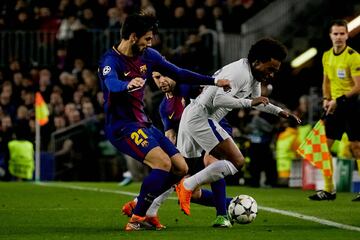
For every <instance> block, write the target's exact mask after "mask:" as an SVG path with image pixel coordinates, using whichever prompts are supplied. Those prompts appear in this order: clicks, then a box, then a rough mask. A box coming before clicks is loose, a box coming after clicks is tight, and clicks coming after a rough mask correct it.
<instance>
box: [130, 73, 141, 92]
mask: <svg viewBox="0 0 360 240" xmlns="http://www.w3.org/2000/svg"><path fill="white" fill-rule="evenodd" d="M144 84H145V80H144V79H142V78H139V77H137V78H133V79H132V80H131V81H130V82H129V83H128V85H127V89H128V92H132V91H135V90H137V89H139V88H142V87H143V86H144Z"/></svg>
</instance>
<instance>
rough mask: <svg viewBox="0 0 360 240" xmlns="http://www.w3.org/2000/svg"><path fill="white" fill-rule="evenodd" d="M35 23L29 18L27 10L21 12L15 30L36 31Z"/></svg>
mask: <svg viewBox="0 0 360 240" xmlns="http://www.w3.org/2000/svg"><path fill="white" fill-rule="evenodd" d="M34 27H35V26H34V21H33V20H32V18H31V17H30V16H29V13H28V12H27V11H25V10H21V11H19V12H18V13H17V18H16V20H15V22H14V24H13V29H15V30H32V29H34Z"/></svg>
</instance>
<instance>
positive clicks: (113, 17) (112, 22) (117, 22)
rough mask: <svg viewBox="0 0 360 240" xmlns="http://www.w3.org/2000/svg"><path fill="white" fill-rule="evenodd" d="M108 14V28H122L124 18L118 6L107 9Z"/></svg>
mask: <svg viewBox="0 0 360 240" xmlns="http://www.w3.org/2000/svg"><path fill="white" fill-rule="evenodd" d="M107 16H108V23H107V26H106V28H107V29H120V28H121V25H122V22H123V20H124V19H123V18H122V16H121V13H120V10H119V9H118V8H115V7H114V8H110V9H109V10H108V11H107Z"/></svg>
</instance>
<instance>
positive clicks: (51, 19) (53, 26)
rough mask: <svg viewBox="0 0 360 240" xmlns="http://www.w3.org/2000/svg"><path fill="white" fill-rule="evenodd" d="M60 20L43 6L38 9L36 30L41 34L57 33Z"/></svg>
mask: <svg viewBox="0 0 360 240" xmlns="http://www.w3.org/2000/svg"><path fill="white" fill-rule="evenodd" d="M60 22H61V20H60V19H59V18H57V17H56V16H55V15H54V14H52V13H51V10H50V8H49V7H46V6H43V7H40V8H39V13H38V16H37V19H36V25H37V29H38V30H40V31H43V32H57V31H58V29H59V26H60Z"/></svg>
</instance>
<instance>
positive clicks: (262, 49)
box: [248, 38, 287, 63]
mask: <svg viewBox="0 0 360 240" xmlns="http://www.w3.org/2000/svg"><path fill="white" fill-rule="evenodd" d="M286 56H287V49H286V47H285V46H284V44H282V43H281V42H279V41H277V40H275V39H272V38H263V39H260V40H259V41H257V42H256V43H255V44H254V45H252V46H251V48H250V50H249V54H248V60H249V62H250V63H253V62H255V61H256V60H258V61H260V62H267V61H270V60H271V59H272V58H274V59H276V60H278V61H280V62H281V61H283V60H284V59H285V58H286Z"/></svg>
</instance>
